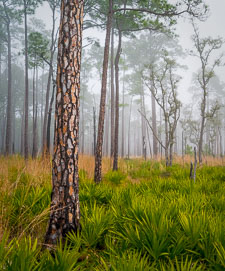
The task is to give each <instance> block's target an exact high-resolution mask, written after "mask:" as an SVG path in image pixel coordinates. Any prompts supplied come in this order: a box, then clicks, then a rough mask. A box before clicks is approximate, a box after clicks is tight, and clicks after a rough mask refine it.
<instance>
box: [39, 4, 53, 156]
mask: <svg viewBox="0 0 225 271" xmlns="http://www.w3.org/2000/svg"><path fill="white" fill-rule="evenodd" d="M54 35H55V7H54V8H53V10H52V33H51V47H50V52H51V55H50V61H49V73H48V82H47V89H46V96H45V111H44V123H43V130H42V152H43V154H44V153H45V152H47V153H49V149H48V148H47V122H48V112H49V96H50V87H51V81H52V75H53V58H54V53H55V50H54V46H55V37H54Z"/></svg>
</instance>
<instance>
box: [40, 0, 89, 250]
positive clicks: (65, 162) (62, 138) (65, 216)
mask: <svg viewBox="0 0 225 271" xmlns="http://www.w3.org/2000/svg"><path fill="white" fill-rule="evenodd" d="M83 5H84V2H83V1H82V0H79V1H78V0H76V1H74V0H62V3H61V19H60V30H59V43H58V67H57V93H56V106H55V133H54V155H53V161H52V183H53V191H52V201H51V212H50V221H49V226H48V230H47V233H46V239H45V242H46V243H47V244H50V245H51V244H56V243H57V241H58V240H59V239H61V238H62V239H64V238H65V237H66V235H67V233H68V232H71V231H74V232H77V231H79V230H80V223H79V220H80V204H79V186H78V138H79V95H80V65H81V48H82V26H83Z"/></svg>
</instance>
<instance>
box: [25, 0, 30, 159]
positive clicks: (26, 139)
mask: <svg viewBox="0 0 225 271" xmlns="http://www.w3.org/2000/svg"><path fill="white" fill-rule="evenodd" d="M24 29H25V97H24V99H25V100H24V101H25V102H24V108H25V112H24V157H25V159H28V155H29V142H28V110H29V108H28V101H29V83H28V52H27V5H26V1H25V0H24Z"/></svg>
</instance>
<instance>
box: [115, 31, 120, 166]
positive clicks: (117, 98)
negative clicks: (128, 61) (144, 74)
mask: <svg viewBox="0 0 225 271" xmlns="http://www.w3.org/2000/svg"><path fill="white" fill-rule="evenodd" d="M118 34H119V41H118V48H117V53H116V58H115V81H116V100H115V109H116V112H115V113H116V114H115V136H114V154H113V170H118V147H119V146H118V143H119V142H118V141H119V60H120V54H121V45H122V32H121V31H120V30H119V33H118Z"/></svg>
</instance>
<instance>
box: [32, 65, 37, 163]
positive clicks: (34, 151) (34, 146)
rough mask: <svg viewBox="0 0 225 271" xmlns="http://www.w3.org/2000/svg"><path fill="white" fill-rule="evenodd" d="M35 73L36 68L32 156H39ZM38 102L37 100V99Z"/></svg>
mask: <svg viewBox="0 0 225 271" xmlns="http://www.w3.org/2000/svg"><path fill="white" fill-rule="evenodd" d="M35 75H36V68H35V67H34V70H33V148H32V158H33V159H34V158H36V156H37V147H36V145H37V134H36V133H37V128H36V104H35V96H36V91H37V90H36V86H35ZM36 103H37V100H36Z"/></svg>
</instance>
